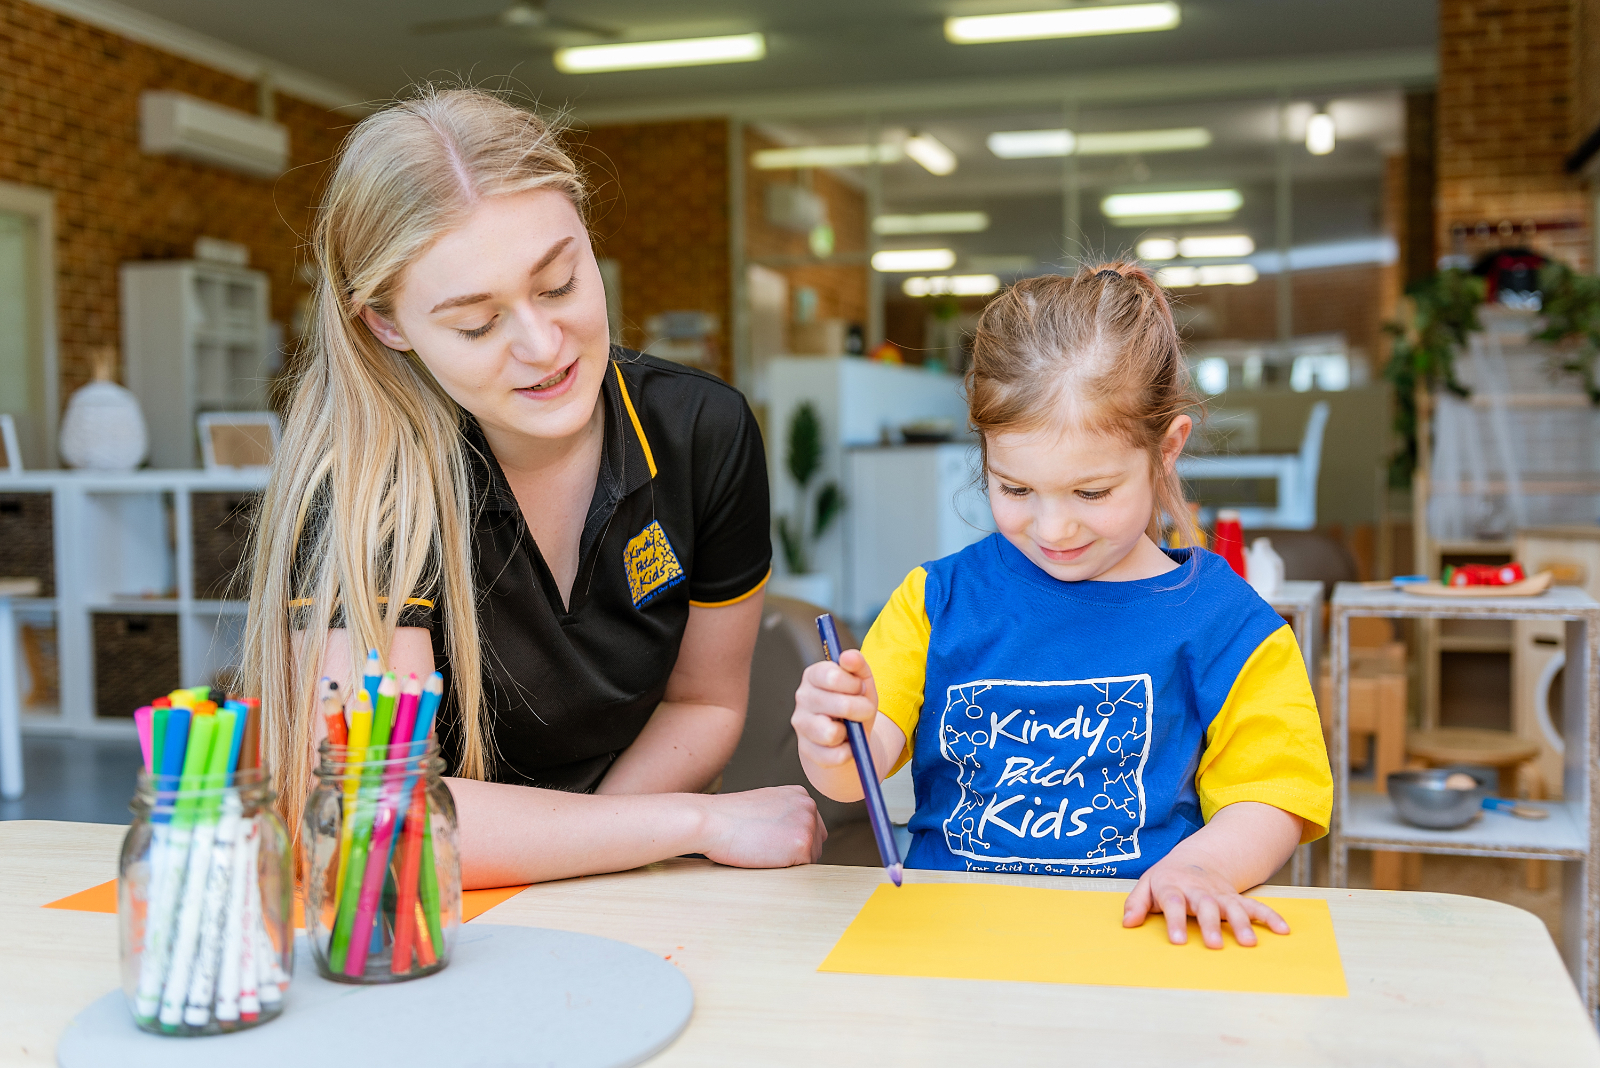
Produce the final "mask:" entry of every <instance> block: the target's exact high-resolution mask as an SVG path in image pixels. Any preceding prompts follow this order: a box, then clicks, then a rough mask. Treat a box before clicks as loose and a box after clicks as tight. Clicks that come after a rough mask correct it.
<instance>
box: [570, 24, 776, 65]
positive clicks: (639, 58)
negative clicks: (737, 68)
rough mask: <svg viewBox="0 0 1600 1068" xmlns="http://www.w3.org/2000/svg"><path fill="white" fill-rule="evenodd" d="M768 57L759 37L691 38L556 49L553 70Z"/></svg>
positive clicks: (749, 59)
mask: <svg viewBox="0 0 1600 1068" xmlns="http://www.w3.org/2000/svg"><path fill="white" fill-rule="evenodd" d="M766 54H767V41H766V38H765V37H763V36H762V35H761V34H759V33H740V34H734V35H732V36H729V37H690V38H685V39H683V40H678V41H625V42H622V43H620V44H601V45H578V46H576V47H573V48H558V49H556V53H555V63H556V69H557V70H559V71H561V72H562V73H563V74H597V73H600V72H603V71H615V70H649V69H653V68H658V67H700V66H705V65H707V64H712V63H749V62H752V61H753V60H757V59H761V58H762V57H764V56H765V55H766Z"/></svg>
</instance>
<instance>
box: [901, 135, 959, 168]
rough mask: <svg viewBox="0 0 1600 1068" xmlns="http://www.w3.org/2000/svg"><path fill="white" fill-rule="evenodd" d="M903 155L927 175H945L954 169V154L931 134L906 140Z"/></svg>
mask: <svg viewBox="0 0 1600 1068" xmlns="http://www.w3.org/2000/svg"><path fill="white" fill-rule="evenodd" d="M904 147H905V153H906V155H908V156H910V157H911V158H912V159H914V160H916V161H917V162H918V163H920V164H922V169H923V170H925V171H927V172H928V173H929V174H937V175H941V176H942V175H946V174H949V173H950V172H951V171H953V170H955V169H956V154H955V153H954V152H952V151H950V149H949V148H947V147H945V145H944V143H943V142H941V141H940V140H939V139H938V138H937V137H935V136H933V135H932V134H925V133H924V134H916V135H915V136H913V137H908V138H906V143H905V146H904Z"/></svg>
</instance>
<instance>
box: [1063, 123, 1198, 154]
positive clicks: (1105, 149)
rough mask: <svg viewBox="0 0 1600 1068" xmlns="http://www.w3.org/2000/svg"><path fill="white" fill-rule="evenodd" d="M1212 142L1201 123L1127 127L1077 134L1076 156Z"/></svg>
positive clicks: (1165, 149) (1193, 146)
mask: <svg viewBox="0 0 1600 1068" xmlns="http://www.w3.org/2000/svg"><path fill="white" fill-rule="evenodd" d="M1209 144H1211V131H1210V130H1208V129H1206V128H1205V127H1204V126H1180V127H1178V128H1177V129H1173V130H1126V131H1119V132H1114V133H1080V134H1079V135H1078V155H1080V156H1120V155H1123V154H1124V153H1129V152H1189V151H1193V150H1194V149H1197V148H1205V147H1206V146H1207V145H1209Z"/></svg>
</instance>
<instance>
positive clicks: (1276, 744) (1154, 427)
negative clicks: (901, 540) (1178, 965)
mask: <svg viewBox="0 0 1600 1068" xmlns="http://www.w3.org/2000/svg"><path fill="white" fill-rule="evenodd" d="M967 392H968V399H969V402H970V405H971V421H972V425H973V427H974V428H975V429H976V430H977V431H978V433H979V435H980V437H981V441H982V449H983V462H984V470H985V473H986V477H987V481H988V490H989V503H990V506H991V508H992V510H993V512H994V519H995V525H996V527H997V533H995V534H993V535H991V536H989V537H988V538H985V539H984V540H983V541H980V542H978V543H977V544H975V545H972V546H969V547H968V548H966V549H964V550H962V551H961V552H959V553H957V554H955V555H954V556H949V557H946V558H944V559H942V560H936V561H934V562H932V563H930V564H927V565H926V566H924V567H919V568H917V569H916V570H914V571H912V572H911V574H910V575H908V576H907V577H906V580H905V581H904V582H903V583H901V585H900V587H899V589H897V590H896V591H895V592H894V595H893V596H892V597H891V598H890V599H889V603H888V605H887V606H885V608H884V610H883V612H882V614H881V615H879V616H878V619H877V621H876V622H875V623H874V624H873V625H872V629H871V630H870V631H869V632H868V634H867V639H866V641H865V643H864V644H863V646H862V649H861V651H860V652H856V651H853V650H852V651H850V652H846V653H845V654H844V656H843V657H842V658H841V660H840V663H838V664H831V663H826V662H824V663H818V664H813V665H812V666H811V667H810V668H809V669H808V670H807V671H806V673H805V678H804V681H803V682H802V683H801V686H800V689H799V691H798V692H797V693H796V695H795V713H794V727H795V732H796V733H797V734H798V735H799V739H800V758H801V762H802V763H803V765H804V766H805V769H806V774H807V775H808V776H809V777H810V779H811V781H812V783H813V784H814V785H815V786H816V787H817V789H819V790H821V791H822V792H823V793H825V794H827V795H828V796H829V797H833V798H836V799H838V800H841V801H847V800H856V799H858V798H860V797H861V785H860V780H859V779H858V778H857V774H856V769H855V765H854V762H853V760H852V758H851V756H850V747H849V745H848V744H846V736H845V729H844V725H843V723H842V722H840V721H841V720H844V719H854V720H857V721H859V722H861V723H862V724H863V725H865V726H866V727H867V730H868V734H869V737H870V739H871V745H872V752H873V762H874V764H875V765H876V766H877V767H878V768H879V769H882V770H883V771H884V772H886V773H887V774H893V773H894V772H895V771H896V770H898V769H899V768H900V766H901V765H903V764H904V763H905V762H906V761H907V760H910V761H911V762H912V775H913V778H914V781H915V785H916V798H917V808H916V814H915V815H914V816H913V817H912V819H911V825H910V830H911V834H912V843H911V849H910V852H909V854H908V856H907V859H906V865H907V867H912V868H947V869H955V870H964V871H1005V872H1023V873H1036V874H1053V875H1089V876H1105V877H1116V878H1135V877H1136V878H1138V880H1139V882H1138V885H1137V886H1135V887H1134V889H1133V892H1132V893H1130V894H1129V895H1128V899H1127V903H1126V906H1125V909H1124V915H1123V922H1124V924H1125V925H1127V926H1130V927H1131V926H1138V925H1139V924H1141V923H1143V922H1144V920H1145V917H1146V916H1147V915H1148V914H1149V913H1150V912H1152V911H1159V912H1162V913H1164V914H1165V917H1166V922H1167V930H1168V936H1169V937H1170V939H1171V940H1172V941H1173V942H1174V943H1182V942H1184V941H1185V939H1186V937H1187V928H1188V916H1189V915H1191V914H1192V915H1194V916H1195V917H1196V918H1197V919H1198V920H1199V924H1200V930H1201V934H1202V936H1203V939H1204V941H1205V944H1206V945H1207V946H1210V947H1212V948H1221V946H1222V931H1221V923H1222V921H1224V920H1225V921H1226V922H1227V923H1228V924H1229V925H1230V926H1231V927H1232V929H1233V931H1234V934H1235V937H1236V938H1237V940H1238V942H1239V943H1240V944H1241V945H1247V946H1248V945H1254V944H1255V935H1254V933H1253V931H1252V930H1251V923H1252V921H1255V922H1259V923H1264V924H1266V925H1267V926H1268V927H1270V928H1271V929H1272V930H1274V931H1277V932H1278V933H1280V934H1283V933H1287V932H1288V925H1287V924H1285V923H1284V921H1283V919H1282V918H1281V917H1279V916H1278V915H1277V913H1275V912H1273V911H1272V910H1271V909H1270V908H1268V907H1266V906H1265V905H1262V904H1261V903H1260V902H1258V901H1254V900H1252V899H1250V898H1246V897H1242V896H1241V895H1240V893H1239V891H1241V890H1244V889H1246V888H1249V887H1252V886H1255V885H1256V884H1258V883H1260V882H1261V880H1263V879H1265V878H1267V877H1268V876H1270V875H1271V874H1272V873H1273V872H1275V871H1277V870H1278V868H1279V867H1280V866H1281V865H1282V864H1283V863H1284V861H1285V860H1287V859H1288V857H1289V855H1290V854H1291V853H1292V852H1293V850H1294V848H1295V847H1296V846H1297V845H1299V844H1300V843H1302V842H1309V841H1312V840H1313V839H1316V838H1319V837H1321V836H1322V835H1323V834H1324V833H1326V829H1327V824H1328V816H1329V810H1330V808H1331V806H1332V790H1333V785H1332V777H1331V775H1330V773H1329V770H1328V757H1327V753H1326V751H1325V749H1324V746H1323V741H1322V732H1321V729H1320V727H1319V724H1318V719H1317V710H1316V705H1315V703H1314V701H1313V699H1312V696H1311V686H1310V683H1309V681H1308V680H1307V678H1306V671H1305V665H1304V662H1303V660H1302V659H1301V655H1300V650H1299V648H1298V647H1297V646H1296V644H1295V639H1294V634H1293V632H1292V631H1291V629H1290V628H1289V626H1288V625H1287V624H1286V623H1284V621H1283V620H1282V619H1281V618H1279V616H1278V615H1277V613H1275V612H1274V611H1273V610H1272V609H1271V608H1270V607H1269V606H1268V605H1267V604H1266V603H1265V602H1263V601H1262V600H1261V598H1260V597H1258V596H1256V594H1255V592H1254V591H1253V590H1251V589H1250V587H1249V586H1247V585H1246V584H1245V582H1244V580H1243V579H1241V578H1239V576H1237V575H1236V574H1234V573H1233V571H1232V570H1231V569H1230V568H1229V567H1228V565H1227V564H1226V563H1225V562H1223V560H1222V559H1221V558H1220V557H1218V556H1215V555H1213V554H1211V553H1208V552H1204V551H1201V550H1195V549H1162V548H1161V547H1160V546H1159V545H1158V543H1157V540H1156V539H1157V538H1158V537H1159V536H1160V530H1161V519H1162V516H1163V514H1165V515H1166V516H1168V517H1171V518H1172V519H1174V520H1176V521H1177V522H1179V523H1180V524H1184V523H1187V522H1188V516H1189V511H1188V509H1187V508H1186V507H1185V506H1184V503H1183V491H1182V487H1181V486H1180V484H1179V481H1178V477H1177V473H1176V470H1175V467H1174V464H1175V461H1176V460H1177V458H1178V454H1179V453H1180V452H1182V450H1183V446H1184V442H1185V441H1186V440H1187V439H1188V436H1189V431H1190V428H1191V426H1192V423H1191V420H1190V417H1189V415H1188V414H1186V413H1187V411H1189V410H1190V409H1191V408H1193V407H1194V406H1195V403H1196V401H1195V398H1194V397H1193V395H1192V394H1191V393H1190V392H1189V390H1188V387H1187V375H1186V373H1185V368H1184V363H1183V357H1182V354H1181V352H1180V347H1179V341H1178V335H1177V331H1176V330H1175V329H1174V327H1173V322H1172V313H1171V310H1170V309H1169V308H1168V306H1167V301H1166V298H1165V297H1164V296H1163V294H1162V291H1161V289H1160V287H1159V286H1157V285H1156V284H1155V282H1154V281H1152V280H1151V278H1150V276H1149V274H1147V273H1146V272H1145V271H1144V270H1142V269H1141V268H1139V267H1137V266H1132V265H1128V264H1121V263H1118V264H1112V265H1110V266H1108V267H1105V268H1102V269H1090V270H1083V271H1080V272H1079V273H1078V274H1077V275H1076V276H1075V277H1072V278H1064V277H1059V276H1049V277H1042V278H1031V279H1028V280H1026V281H1023V282H1019V283H1017V284H1016V285H1015V286H1013V287H1012V288H1011V289H1009V290H1008V291H1007V292H1006V293H1004V294H1003V295H1002V296H1000V297H998V298H996V299H995V300H994V301H993V302H992V303H991V304H990V305H989V307H988V309H987V310H985V312H984V314H983V318H982V320H981V321H980V323H979V325H978V333H977V338H976V341H975V342H974V345H973V355H972V369H971V371H969V372H968V375H967ZM1186 540H1190V541H1191V542H1192V541H1193V539H1192V538H1190V539H1186Z"/></svg>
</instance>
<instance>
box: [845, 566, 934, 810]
mask: <svg viewBox="0 0 1600 1068" xmlns="http://www.w3.org/2000/svg"><path fill="white" fill-rule="evenodd" d="M927 580H928V573H927V572H926V571H924V570H923V569H922V568H920V567H919V568H917V569H915V570H914V571H912V572H911V574H909V575H907V576H906V578H905V581H904V582H902V583H900V586H899V588H898V589H896V590H895V591H894V593H893V594H892V595H890V597H889V603H888V604H886V605H884V606H883V611H882V612H880V613H878V618H877V619H876V620H875V621H874V622H873V624H872V627H871V629H869V630H868V631H867V639H866V641H864V642H862V643H861V655H862V656H864V657H866V658H867V666H868V667H870V668H871V669H872V681H873V684H874V685H875V686H876V687H877V688H878V711H879V712H880V713H882V714H883V715H885V716H888V717H889V719H890V721H891V722H893V723H894V725H895V726H897V727H899V728H900V729H901V730H902V731H904V732H905V735H906V744H905V748H904V749H902V750H901V751H900V756H899V758H898V759H897V760H895V762H894V767H892V768H890V769H889V771H888V772H887V774H885V775H884V778H888V777H889V776H890V775H893V774H894V773H895V772H897V771H899V770H900V769H901V768H902V767H904V766H905V762H906V761H908V760H910V759H911V748H912V740H913V738H914V737H915V736H916V730H917V719H918V717H919V716H921V715H922V689H923V684H924V683H925V682H926V679H927V673H928V636H929V635H930V634H931V633H932V628H931V627H930V626H929V625H928V612H927V609H925V608H924V607H923V602H922V590H923V585H924V584H925V583H926V582H927Z"/></svg>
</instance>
